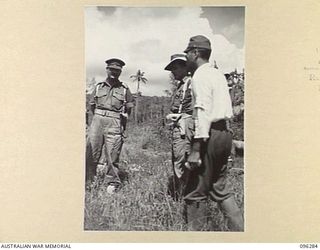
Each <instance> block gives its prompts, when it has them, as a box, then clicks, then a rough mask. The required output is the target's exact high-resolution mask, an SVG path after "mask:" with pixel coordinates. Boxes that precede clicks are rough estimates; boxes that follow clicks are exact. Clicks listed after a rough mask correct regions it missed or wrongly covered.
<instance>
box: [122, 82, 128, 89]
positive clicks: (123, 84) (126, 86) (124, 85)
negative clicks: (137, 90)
mask: <svg viewBox="0 0 320 250" xmlns="http://www.w3.org/2000/svg"><path fill="white" fill-rule="evenodd" d="M121 85H122V86H123V87H125V88H126V89H128V88H129V87H128V85H127V84H126V83H124V82H121Z"/></svg>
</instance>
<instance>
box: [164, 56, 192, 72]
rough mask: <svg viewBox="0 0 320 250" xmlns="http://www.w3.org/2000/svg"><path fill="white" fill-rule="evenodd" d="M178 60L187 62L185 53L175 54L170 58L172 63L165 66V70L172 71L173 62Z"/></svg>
mask: <svg viewBox="0 0 320 250" xmlns="http://www.w3.org/2000/svg"><path fill="white" fill-rule="evenodd" d="M176 61H182V62H186V61H187V58H186V55H185V54H174V55H172V56H171V58H170V63H169V64H168V65H167V66H166V67H165V68H164V69H165V70H169V71H171V69H172V65H173V63H175V62H176Z"/></svg>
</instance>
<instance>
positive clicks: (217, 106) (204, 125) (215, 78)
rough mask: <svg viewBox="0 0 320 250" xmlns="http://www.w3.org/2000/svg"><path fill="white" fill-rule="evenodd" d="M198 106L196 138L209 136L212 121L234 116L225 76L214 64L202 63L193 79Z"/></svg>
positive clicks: (193, 88) (195, 99)
mask: <svg viewBox="0 0 320 250" xmlns="http://www.w3.org/2000/svg"><path fill="white" fill-rule="evenodd" d="M192 90H193V95H194V102H195V105H194V107H195V108H197V113H198V115H197V118H196V119H197V120H198V121H196V123H195V124H196V127H195V138H208V137H209V130H210V126H211V123H212V122H217V121H219V120H223V119H225V120H227V119H230V118H232V116H233V112H232V103H231V98H230V94H229V89H228V83H227V80H226V79H225V76H224V75H223V74H222V73H221V72H220V71H219V70H218V69H216V68H215V67H214V66H213V65H212V64H210V63H205V64H203V65H201V66H200V67H199V68H198V69H197V70H196V71H195V73H194V75H193V80H192Z"/></svg>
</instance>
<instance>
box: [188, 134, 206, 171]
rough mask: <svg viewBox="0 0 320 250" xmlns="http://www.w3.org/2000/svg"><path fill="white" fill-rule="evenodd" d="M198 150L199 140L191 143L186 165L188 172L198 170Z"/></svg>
mask: <svg viewBox="0 0 320 250" xmlns="http://www.w3.org/2000/svg"><path fill="white" fill-rule="evenodd" d="M200 148H201V140H197V139H195V141H194V142H193V143H192V147H191V152H190V155H189V156H188V162H187V163H186V168H187V169H189V170H194V169H196V168H199V167H200V166H201V164H202V162H201V158H200Z"/></svg>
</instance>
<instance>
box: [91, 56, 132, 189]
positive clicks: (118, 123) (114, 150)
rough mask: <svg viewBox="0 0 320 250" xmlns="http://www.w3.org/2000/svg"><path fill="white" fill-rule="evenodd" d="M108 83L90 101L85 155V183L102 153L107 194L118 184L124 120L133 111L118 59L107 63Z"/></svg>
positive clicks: (120, 62) (93, 173)
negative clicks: (89, 120)
mask: <svg viewBox="0 0 320 250" xmlns="http://www.w3.org/2000/svg"><path fill="white" fill-rule="evenodd" d="M106 64H107V68H106V71H107V79H106V80H105V81H103V82H100V83H98V84H97V85H96V88H95V90H94V93H93V95H92V97H93V98H92V99H91V101H90V105H91V110H92V112H93V113H94V115H93V119H92V123H91V126H90V130H89V135H88V141H87V152H86V158H87V159H86V179H87V181H92V179H93V177H94V176H95V175H96V170H97V165H98V164H99V159H100V157H101V154H102V151H103V150H104V154H105V158H106V165H107V167H108V172H107V175H108V176H110V178H109V180H108V188H107V191H108V192H109V193H113V192H115V191H116V190H117V189H118V188H119V187H120V184H121V181H120V178H119V156H120V152H121V148H122V144H123V134H124V130H125V128H126V121H127V117H128V115H129V114H130V111H131V108H132V107H133V97H132V95H131V92H130V90H129V88H128V86H127V85H126V84H124V83H123V82H121V81H119V76H120V74H121V72H122V67H123V66H124V65H125V63H124V62H123V61H122V60H120V59H117V58H112V59H109V60H107V61H106Z"/></svg>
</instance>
